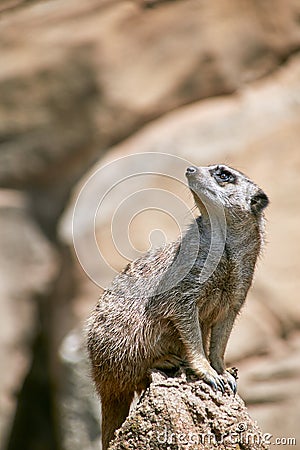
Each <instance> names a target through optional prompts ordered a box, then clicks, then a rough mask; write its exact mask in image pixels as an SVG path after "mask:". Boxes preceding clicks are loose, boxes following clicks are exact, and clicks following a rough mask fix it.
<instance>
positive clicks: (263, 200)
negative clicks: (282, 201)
mask: <svg viewBox="0 0 300 450" xmlns="http://www.w3.org/2000/svg"><path fill="white" fill-rule="evenodd" d="M250 203H251V210H252V212H253V213H254V214H258V213H260V212H261V211H262V210H263V209H265V208H266V206H268V204H269V199H268V197H267V196H266V194H265V193H264V192H263V191H262V190H261V189H259V190H258V191H257V192H256V193H255V194H254V195H253V197H252V198H251V201H250Z"/></svg>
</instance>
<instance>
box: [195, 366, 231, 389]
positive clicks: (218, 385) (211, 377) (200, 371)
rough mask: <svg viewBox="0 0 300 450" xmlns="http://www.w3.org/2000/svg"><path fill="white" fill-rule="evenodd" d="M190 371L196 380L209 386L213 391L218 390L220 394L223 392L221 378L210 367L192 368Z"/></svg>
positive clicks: (223, 387) (223, 385) (223, 386)
mask: <svg viewBox="0 0 300 450" xmlns="http://www.w3.org/2000/svg"><path fill="white" fill-rule="evenodd" d="M192 371H193V373H194V374H195V375H196V376H197V377H198V378H200V379H201V380H203V381H205V382H206V383H207V384H209V385H210V386H211V387H212V388H213V390H214V391H218V390H219V391H221V392H222V393H224V392H225V381H224V380H223V378H222V376H221V375H218V373H217V372H216V371H215V370H214V369H213V368H212V367H209V368H202V367H201V368H200V367H199V368H195V367H193V368H192Z"/></svg>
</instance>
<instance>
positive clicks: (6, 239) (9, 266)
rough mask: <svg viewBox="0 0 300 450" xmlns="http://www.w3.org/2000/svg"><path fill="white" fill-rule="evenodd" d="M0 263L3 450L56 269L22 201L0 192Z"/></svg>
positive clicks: (52, 254) (0, 421) (0, 431)
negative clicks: (40, 309) (42, 305)
mask: <svg viewBox="0 0 300 450" xmlns="http://www.w3.org/2000/svg"><path fill="white" fill-rule="evenodd" d="M0 265H1V272H0V294H1V302H0V320H1V324H0V365H1V368H2V370H1V373H0V435H1V449H5V448H6V447H5V445H6V443H7V440H8V438H9V435H10V431H11V428H12V424H13V422H14V419H15V414H16V409H17V401H18V394H19V393H20V390H21V389H22V386H23V382H24V379H25V377H26V375H27V374H28V372H29V369H30V366H31V363H32V345H33V341H34V339H35V337H36V335H37V333H38V330H39V317H38V302H39V301H41V300H42V299H43V298H44V297H46V296H47V295H48V293H49V290H50V288H51V285H52V283H53V281H54V279H55V276H56V274H57V269H58V267H57V258H56V254H55V251H54V250H53V248H52V246H51V245H50V244H49V242H48V241H47V240H46V239H45V237H44V236H43V235H42V233H41V231H40V230H39V228H38V227H37V225H36V224H35V222H34V221H33V220H32V219H31V217H30V215H29V213H28V209H27V205H26V198H25V197H24V196H23V195H21V194H20V193H17V192H13V191H5V190H1V191H0Z"/></svg>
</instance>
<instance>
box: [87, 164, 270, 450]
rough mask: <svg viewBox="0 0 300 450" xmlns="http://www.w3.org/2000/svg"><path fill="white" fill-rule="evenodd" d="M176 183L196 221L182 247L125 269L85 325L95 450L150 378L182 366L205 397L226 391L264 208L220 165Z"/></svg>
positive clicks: (250, 188) (253, 190)
mask: <svg viewBox="0 0 300 450" xmlns="http://www.w3.org/2000/svg"><path fill="white" fill-rule="evenodd" d="M186 177H187V180H188V185H189V188H190V190H191V192H192V194H193V196H194V199H195V203H196V205H197V207H198V209H199V211H200V216H199V217H198V218H197V219H196V220H195V222H194V223H193V224H191V226H190V227H189V228H188V229H187V232H186V233H185V235H184V236H183V237H182V238H178V239H177V240H176V241H175V242H172V243H170V244H167V245H165V246H164V247H162V248H159V249H156V250H151V251H150V252H148V253H147V254H145V255H144V256H142V257H141V258H139V259H137V260H135V261H133V262H131V263H130V264H128V265H127V267H126V268H125V269H124V270H123V271H122V272H121V273H120V274H119V275H117V276H116V278H115V279H114V280H113V282H112V284H111V285H110V287H109V288H108V289H107V290H106V291H105V292H104V293H103V295H102V297H101V298H100V300H99V302H98V303H97V305H96V307H95V309H94V310H93V311H92V313H91V315H90V317H89V319H88V322H87V348H88V352H89V357H90V361H91V370H92V377H93V380H94V382H95V386H96V390H97V392H98V394H99V396H100V398H101V404H102V445H103V450H106V449H107V448H108V445H109V442H110V440H111V439H112V438H113V435H114V431H115V430H116V429H117V428H119V427H120V426H121V425H122V423H123V422H124V420H125V419H126V417H127V415H128V413H129V408H130V405H131V402H132V400H133V397H134V394H135V392H137V393H141V392H142V391H143V390H144V389H145V388H146V387H147V386H148V385H149V383H150V372H151V369H153V368H161V369H168V368H171V367H179V366H180V365H181V364H185V365H186V366H188V367H189V368H190V369H191V370H192V371H193V373H194V374H195V375H196V376H197V377H199V378H200V379H203V380H204V381H205V382H206V383H208V384H209V385H210V386H211V387H212V388H213V389H215V390H220V391H224V385H225V383H228V384H229V386H230V387H231V389H232V390H233V391H234V392H235V391H236V382H235V379H234V378H233V377H232V376H231V375H230V373H229V372H227V371H226V368H225V364H224V353H225V349H226V345H227V342H228V338H229V336H230V333H231V330H232V327H233V324H234V321H235V318H236V316H237V314H238V313H239V311H240V309H241V306H242V305H243V303H244V301H245V298H246V295H247V292H248V290H249V287H250V285H251V282H252V278H253V273H254V268H255V264H256V260H257V257H258V255H259V253H260V249H261V246H262V243H263V238H264V215H263V211H264V208H265V207H266V206H267V205H268V202H269V201H268V197H267V196H266V194H265V193H264V192H263V191H262V190H261V189H260V188H259V187H258V186H257V185H256V184H255V183H253V182H252V181H251V180H250V179H249V178H247V177H246V176H245V175H244V174H243V173H241V172H239V171H237V170H234V169H232V168H230V167H228V166H226V165H224V164H219V165H212V166H208V167H195V166H191V167H188V168H187V170H186ZM213 241H214V243H215V244H216V243H217V246H215V248H216V250H214V246H213V245H212V244H213ZM215 253H216V254H217V258H215V257H214V256H215V255H214V254H215ZM205 273H206V274H208V275H207V276H205Z"/></svg>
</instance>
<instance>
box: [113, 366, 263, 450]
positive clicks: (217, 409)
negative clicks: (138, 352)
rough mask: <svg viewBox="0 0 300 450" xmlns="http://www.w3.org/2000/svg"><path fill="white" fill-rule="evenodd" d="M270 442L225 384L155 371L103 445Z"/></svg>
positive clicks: (230, 449)
mask: <svg viewBox="0 0 300 450" xmlns="http://www.w3.org/2000/svg"><path fill="white" fill-rule="evenodd" d="M228 389H229V388H228ZM270 444H271V442H270V440H269V439H268V440H266V437H265V436H263V434H262V432H261V431H260V430H259V428H258V427H257V424H256V423H255V422H254V421H253V420H252V419H251V418H250V417H249V415H248V413H247V410H246V408H245V405H244V403H243V401H242V400H241V398H240V397H239V396H238V395H237V396H234V395H233V393H232V392H230V389H229V391H226V393H224V394H223V395H220V393H215V392H213V391H212V389H211V388H210V387H208V386H207V385H206V384H205V383H204V382H203V381H196V382H195V381H194V382H191V381H190V380H189V382H187V377H186V374H184V373H182V374H181V375H180V376H177V377H174V378H170V377H169V378H168V377H166V376H164V375H163V374H162V373H159V372H156V373H153V374H152V383H151V385H150V387H149V389H147V391H146V393H145V395H144V396H143V397H142V399H141V400H140V401H139V403H138V405H137V406H136V408H135V409H134V410H133V411H132V412H131V414H130V416H129V417H128V418H127V419H126V421H125V422H124V424H123V425H122V427H121V428H120V429H119V430H118V431H117V432H116V438H115V439H113V441H112V443H111V444H110V446H109V449H110V450H118V449H124V450H125V449H130V450H134V449H140V448H144V449H147V450H156V449H160V448H161V449H163V448H169V449H172V450H176V449H189V448H195V449H199V450H205V449H207V448H209V449H224V450H237V449H243V450H264V449H267V448H269V445H270Z"/></svg>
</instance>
